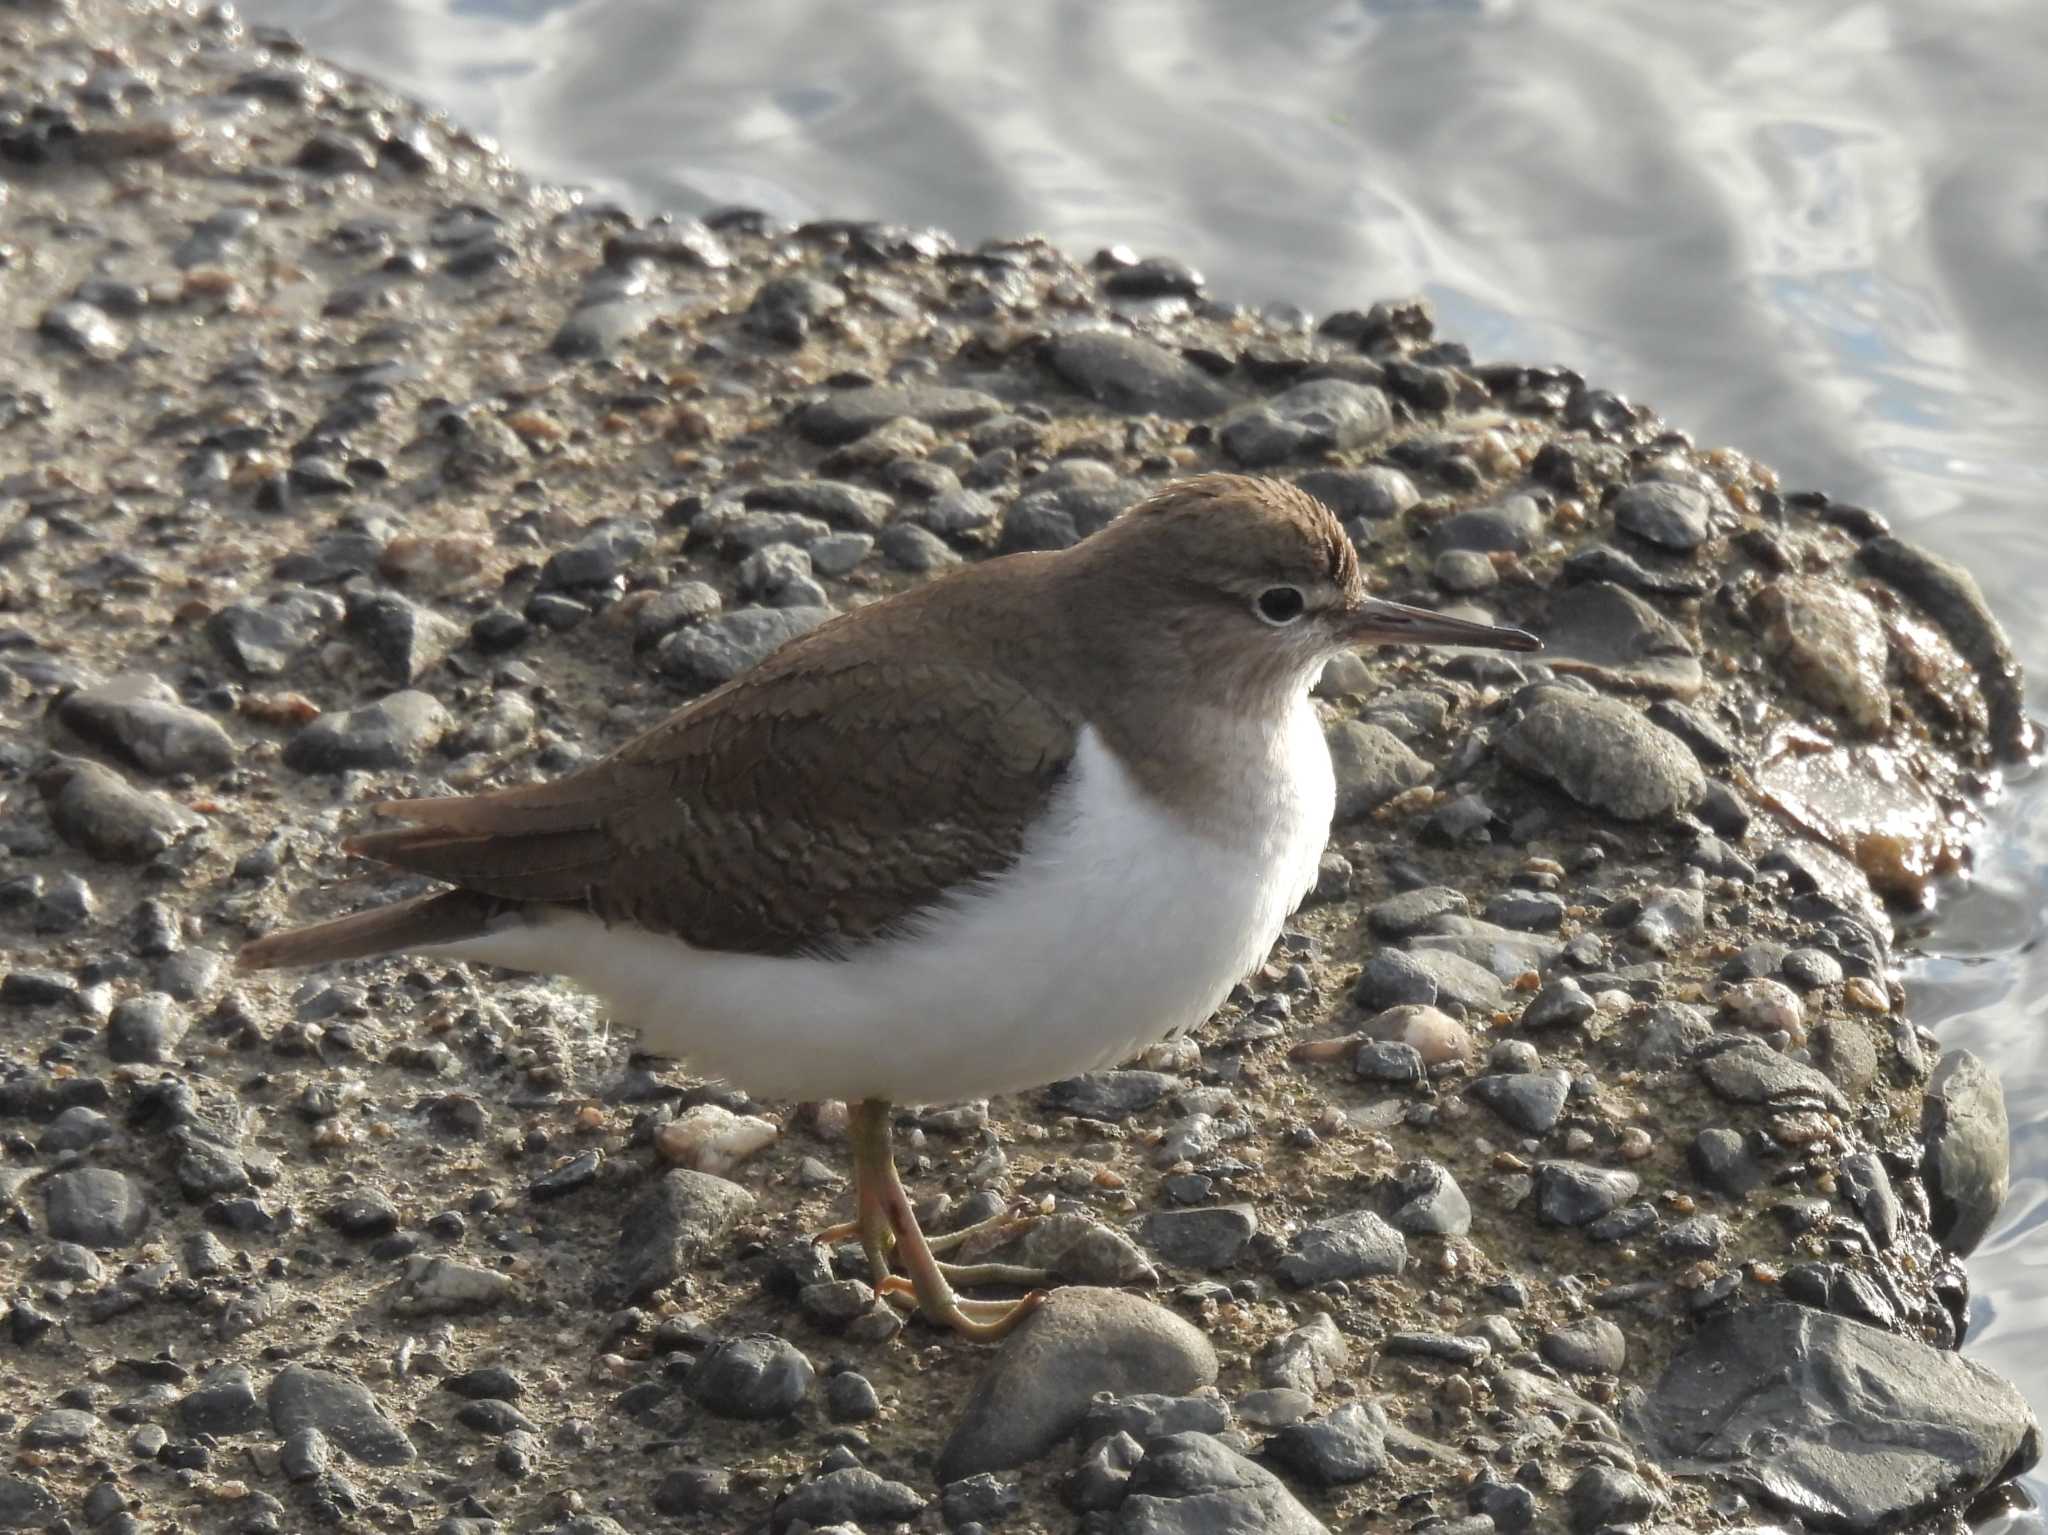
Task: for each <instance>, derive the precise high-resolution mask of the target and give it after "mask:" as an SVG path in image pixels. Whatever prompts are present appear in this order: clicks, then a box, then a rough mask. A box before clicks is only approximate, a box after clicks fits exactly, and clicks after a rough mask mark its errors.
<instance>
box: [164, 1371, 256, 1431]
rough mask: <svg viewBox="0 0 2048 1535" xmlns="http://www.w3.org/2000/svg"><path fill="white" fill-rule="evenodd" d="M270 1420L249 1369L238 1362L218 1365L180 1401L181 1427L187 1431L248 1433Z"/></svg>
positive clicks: (179, 1424)
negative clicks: (250, 1376)
mask: <svg viewBox="0 0 2048 1535" xmlns="http://www.w3.org/2000/svg"><path fill="white" fill-rule="evenodd" d="M269 1421H270V1414H269V1412H268V1410H267V1409H266V1408H265V1407H264V1405H263V1399H262V1398H261V1397H259V1396H258V1395H257V1394H256V1387H255V1384H254V1383H253V1382H252V1381H251V1380H250V1378H249V1372H248V1370H247V1369H246V1368H245V1367H243V1366H242V1365H238V1364H224V1365H218V1366H216V1367H215V1368H213V1369H212V1370H209V1371H208V1372H207V1374H206V1378H205V1379H203V1380H202V1381H200V1383H199V1384H198V1385H197V1386H195V1387H193V1389H192V1390H191V1391H189V1392H187V1393H186V1394H185V1396H184V1397H182V1398H181V1399H180V1400H179V1402H178V1426H179V1427H180V1428H181V1429H183V1430H184V1432H186V1433H188V1434H212V1435H214V1436H215V1437H216V1438H222V1437H226V1436H228V1435H231V1434H248V1433H253V1432H255V1431H256V1430H257V1429H259V1428H262V1427H263V1426H264V1425H265V1424H267V1423H268V1422H269Z"/></svg>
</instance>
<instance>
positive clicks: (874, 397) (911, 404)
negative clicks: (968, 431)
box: [796, 384, 1002, 447]
mask: <svg viewBox="0 0 2048 1535" xmlns="http://www.w3.org/2000/svg"><path fill="white" fill-rule="evenodd" d="M1001 410H1002V406H1001V405H1000V404H998V403H997V402H996V400H995V399H994V398H992V397H991V396H989V395H986V394H983V393H982V392H981V391H980V390H978V389H946V388H940V387H937V386H933V385H925V384H878V385H870V386H867V387H865V388H860V389H835V390H833V391H831V392H830V393H828V394H826V395H824V396H823V397H822V398H820V399H818V400H816V401H814V402H813V403H811V404H809V405H806V406H804V407H803V408H802V409H801V410H799V411H798V412H797V414H796V429H797V432H798V433H799V435H801V436H803V437H804V438H806V439H808V440H809V441H811V442H815V443H819V444H822V445H823V446H825V447H836V446H838V445H839V444H841V443H848V442H853V441H854V440H856V439H857V438H861V437H865V436H866V435H867V434H868V433H869V432H871V431H873V430H874V429H875V428H876V427H878V426H880V425H881V424H882V423H883V422H885V421H893V420H895V419H896V418H897V417H899V416H908V417H910V418H911V419H912V420H915V421H922V422H924V423H925V424H926V425H927V426H935V427H961V426H972V425H974V424H975V423H976V422H978V421H986V420H987V419H988V418H989V417H991V416H993V415H996V414H998V413H999V412H1000V411H1001Z"/></svg>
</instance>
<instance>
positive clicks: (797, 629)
mask: <svg viewBox="0 0 2048 1535" xmlns="http://www.w3.org/2000/svg"><path fill="white" fill-rule="evenodd" d="M831 616H832V614H831V611H830V610H829V609H826V608H762V607H747V608H735V609H734V610H732V611H731V612H729V613H723V614H720V615H719V616H718V617H716V618H708V619H706V620H704V621H703V622H702V623H700V624H697V625H695V626H694V627H692V628H687V629H680V630H678V631H677V632H675V633H674V634H671V635H669V636H668V638H666V639H664V640H663V641H662V642H661V644H660V645H659V646H658V647H657V648H656V650H655V661H656V665H657V666H659V668H660V669H661V671H662V673H663V675H665V676H668V677H673V678H674V679H676V680H677V681H678V682H681V683H683V684H684V685H686V686H688V687H691V688H695V689H710V688H715V687H717V686H719V685H720V684H721V683H726V682H730V681H732V679H733V678H735V677H737V676H738V675H739V674H740V673H741V672H743V671H745V670H746V669H747V668H748V667H750V666H753V665H755V664H756V663H757V662H759V661H761V660H762V659H764V658H765V657H767V656H768V655H769V654H771V653H772V652H774V651H775V650H777V649H779V648H780V647H781V646H783V645H784V644H786V643H788V642H789V641H790V640H793V639H795V638H796V637H797V636H798V635H800V634H808V633H809V632H810V631H811V630H813V629H815V628H817V627H818V625H820V624H822V623H824V622H825V620H827V619H828V618H830V617H831Z"/></svg>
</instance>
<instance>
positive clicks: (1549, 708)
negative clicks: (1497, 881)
mask: <svg viewBox="0 0 2048 1535" xmlns="http://www.w3.org/2000/svg"><path fill="white" fill-rule="evenodd" d="M1500 750H1501V754H1502V755H1503V756H1504V757H1505V758H1506V759H1507V761H1508V762H1509V763H1510V764H1511V765H1513V766H1514V767H1517V768H1520V769H1521V770H1522V771H1523V772H1525V773H1527V774H1529V775H1530V776H1531V777H1532V778H1539V779H1542V780H1544V781H1545V782H1547V783H1553V784H1556V785H1557V786H1558V787H1559V788H1560V789H1562V790H1564V792H1565V793H1567V794H1569V795H1570V796H1571V797H1572V798H1573V799H1575V800H1577V801H1578V802H1579V803H1580V804H1582V805H1584V806H1586V807H1587V808H1588V809H1592V810H1600V811H1604V812H1606V813H1607V814H1609V815H1613V816H1617V817H1619V818H1620V819H1622V820H1624V821H1652V820H1665V819H1668V818H1670V817H1671V816H1674V815H1678V814H1680V813H1682V812H1683V811H1686V810H1689V809H1690V808H1692V806H1693V805H1695V804H1697V803H1698V801H1699V798H1700V796H1701V795H1702V794H1704V793H1705V792H1706V776H1705V775H1704V774H1703V773H1701V771H1700V765H1699V763H1698V762H1697V761H1696V760H1695V759H1694V757H1693V755H1692V753H1691V752H1690V751H1688V750H1687V749H1686V748H1685V746H1684V745H1683V744H1682V743H1681V742H1679V741H1678V740H1676V739H1675V738H1674V737H1672V736H1671V735H1669V734H1668V733H1667V732H1665V731H1662V730H1659V729H1657V727H1656V726H1654V725H1652V724H1650V723H1649V722H1648V721H1646V720H1645V719H1644V718H1643V716H1642V713H1641V712H1640V711H1639V710H1637V709H1635V708H1634V707H1632V706H1630V705H1628V704H1625V703H1622V702H1620V701H1618V700H1616V699H1611V698H1600V697H1596V696H1594V695H1592V694H1587V693H1577V692H1570V691H1567V690H1565V689H1563V688H1543V689H1540V690H1538V691H1537V693H1536V696H1535V697H1534V698H1533V699H1532V700H1530V701H1529V703H1528V706H1527V707H1526V708H1525V709H1524V710H1523V711H1522V712H1521V714H1520V716H1519V717H1518V718H1516V719H1515V721H1514V722H1513V723H1512V724H1511V725H1510V726H1508V728H1507V730H1506V731H1505V732H1504V733H1503V734H1502V736H1501V737H1500Z"/></svg>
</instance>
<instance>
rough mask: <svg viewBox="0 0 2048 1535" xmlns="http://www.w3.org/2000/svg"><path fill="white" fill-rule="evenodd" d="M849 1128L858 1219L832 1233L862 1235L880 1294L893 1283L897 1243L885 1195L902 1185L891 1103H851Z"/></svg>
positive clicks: (870, 1274) (876, 1100)
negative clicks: (892, 1252)
mask: <svg viewBox="0 0 2048 1535" xmlns="http://www.w3.org/2000/svg"><path fill="white" fill-rule="evenodd" d="M847 1130H848V1133H849V1135H850V1137H851V1139H852V1141H853V1200H854V1219H853V1224H852V1226H851V1228H845V1227H838V1226H835V1227H833V1228H832V1232H837V1233H839V1234H840V1236H858V1237H859V1238H860V1245H861V1251H863V1252H864V1253H866V1254H867V1256H868V1280H869V1282H870V1283H871V1284H873V1285H874V1287H875V1290H876V1292H877V1293H878V1294H879V1293H883V1292H885V1291H886V1288H887V1286H888V1284H889V1280H890V1273H889V1249H890V1248H891V1247H893V1246H894V1245H895V1243H896V1233H895V1230H894V1228H893V1226H892V1225H891V1223H890V1220H889V1211H888V1207H887V1205H886V1204H885V1203H884V1199H883V1196H884V1193H885V1191H886V1190H887V1189H889V1188H890V1187H892V1186H893V1187H897V1188H899V1189H900V1187H901V1185H900V1184H898V1183H897V1179H896V1159H895V1158H894V1157H892V1156H891V1155H890V1154H889V1105H888V1104H886V1103H884V1102H883V1101H882V1100H881V1099H879V1098H867V1099H863V1100H862V1101H861V1102H859V1103H856V1104H852V1105H849V1112H848V1115H847ZM823 1235H825V1236H832V1233H831V1232H828V1233H823ZM832 1239H833V1240H835V1241H836V1240H839V1239H840V1237H839V1236H834V1237H833V1238H832Z"/></svg>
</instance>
